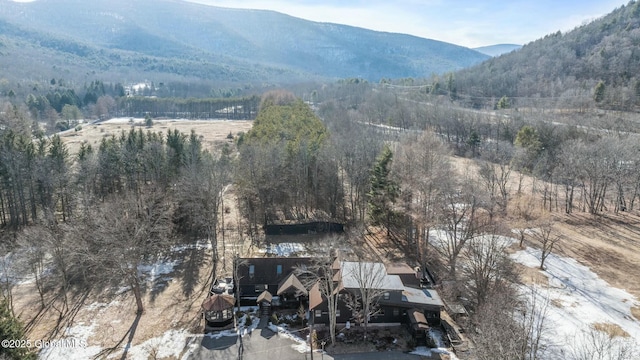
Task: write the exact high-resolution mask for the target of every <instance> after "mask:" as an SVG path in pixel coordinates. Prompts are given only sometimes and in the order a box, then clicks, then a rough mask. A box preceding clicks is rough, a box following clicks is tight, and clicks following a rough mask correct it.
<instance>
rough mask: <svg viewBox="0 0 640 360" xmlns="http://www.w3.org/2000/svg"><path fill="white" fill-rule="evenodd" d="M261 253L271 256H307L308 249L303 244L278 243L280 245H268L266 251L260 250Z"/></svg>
mask: <svg viewBox="0 0 640 360" xmlns="http://www.w3.org/2000/svg"><path fill="white" fill-rule="evenodd" d="M258 251H259V252H261V253H266V254H269V255H275V256H281V257H288V256H291V255H293V254H296V255H298V256H307V255H308V254H307V249H306V248H305V247H304V245H303V244H300V243H278V244H267V248H266V249H260V250H258Z"/></svg>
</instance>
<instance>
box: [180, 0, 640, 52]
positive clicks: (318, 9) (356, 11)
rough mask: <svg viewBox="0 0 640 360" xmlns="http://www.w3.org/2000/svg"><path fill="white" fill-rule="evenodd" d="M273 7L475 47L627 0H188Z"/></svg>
mask: <svg viewBox="0 0 640 360" xmlns="http://www.w3.org/2000/svg"><path fill="white" fill-rule="evenodd" d="M188 1H193V2H199V3H205V4H210V5H215V6H223V7H231V8H245V9H267V10H275V11H278V12H282V13H285V14H289V15H292V16H295V17H300V18H303V19H307V20H313V21H319V22H332V23H338V24H346V25H353V26H358V27H363V28H367V29H373V30H379V31H389V32H398V33H405V34H411V35H416V36H420V37H424V38H429V39H435V40H441V41H446V42H449V43H453V44H457V45H462V46H467V47H478V46H484V45H494V44H503V43H510V44H520V45H523V44H526V43H528V42H530V41H533V40H536V39H538V38H541V37H544V36H545V35H547V34H550V33H553V32H556V31H558V30H561V31H568V30H571V29H573V28H575V27H576V26H579V25H581V24H582V23H584V22H585V21H588V20H592V19H595V18H598V17H600V16H603V15H606V14H607V13H610V12H611V11H613V10H614V9H615V8H617V7H620V6H621V5H624V4H627V3H628V2H629V1H628V0H624V1H623V0H582V1H577V0H502V1H496V0H399V1H393V0H323V1H321V0H188Z"/></svg>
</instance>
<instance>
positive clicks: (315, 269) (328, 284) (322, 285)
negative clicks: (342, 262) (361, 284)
mask: <svg viewBox="0 0 640 360" xmlns="http://www.w3.org/2000/svg"><path fill="white" fill-rule="evenodd" d="M331 252H332V249H331V248H329V249H328V253H327V254H324V255H321V256H317V257H315V258H314V260H313V264H312V265H311V266H307V267H298V268H296V270H295V271H296V274H297V275H300V278H301V280H302V281H303V283H304V285H305V287H306V288H307V289H311V288H312V287H313V286H318V290H319V291H320V294H321V296H322V297H323V298H324V299H325V300H326V301H327V307H328V312H329V337H330V339H331V344H332V345H334V344H335V342H336V314H337V311H338V293H337V288H338V284H337V282H335V281H334V280H333V273H334V271H333V262H334V258H333V257H332V256H331Z"/></svg>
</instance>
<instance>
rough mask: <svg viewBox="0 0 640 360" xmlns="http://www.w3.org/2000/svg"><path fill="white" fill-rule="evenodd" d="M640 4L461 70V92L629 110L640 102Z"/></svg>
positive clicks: (477, 98)
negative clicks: (600, 89)
mask: <svg viewBox="0 0 640 360" xmlns="http://www.w3.org/2000/svg"><path fill="white" fill-rule="evenodd" d="M639 45H640V5H639V4H638V3H637V2H633V1H632V2H630V3H629V4H627V5H626V6H622V7H620V8H618V9H616V10H614V11H613V12H611V13H610V14H608V15H606V16H603V17H602V18H599V19H597V20H594V21H592V22H591V23H588V24H586V25H583V26H580V27H578V28H576V29H574V30H572V31H570V32H567V33H565V34H562V33H560V32H557V33H555V34H551V35H547V36H545V37H544V38H542V39H539V40H536V41H534V42H531V43H529V44H527V45H525V46H523V47H522V49H520V50H519V51H515V52H512V53H509V54H504V55H502V56H500V57H497V58H492V59H490V60H488V61H486V62H484V63H482V64H479V65H476V66H473V67H471V68H468V69H464V70H461V71H459V72H457V73H456V84H457V90H458V93H459V94H460V95H461V96H467V97H470V98H473V99H471V101H473V102H476V101H483V99H491V98H492V97H493V98H500V97H501V96H503V95H506V96H508V97H512V98H518V99H517V101H518V102H520V103H522V101H525V100H526V101H533V100H532V99H539V98H543V99H545V101H553V102H554V103H556V104H558V103H563V104H564V105H566V106H571V107H579V106H584V104H585V101H593V100H594V96H593V94H594V89H595V87H596V85H597V84H598V83H599V82H600V81H602V82H603V84H604V93H603V96H602V98H601V99H599V101H597V105H598V106H600V107H605V108H618V109H629V108H632V107H634V106H637V105H640V98H639V97H638V95H640V75H638V69H639V68H640V47H639ZM546 99H549V100H546Z"/></svg>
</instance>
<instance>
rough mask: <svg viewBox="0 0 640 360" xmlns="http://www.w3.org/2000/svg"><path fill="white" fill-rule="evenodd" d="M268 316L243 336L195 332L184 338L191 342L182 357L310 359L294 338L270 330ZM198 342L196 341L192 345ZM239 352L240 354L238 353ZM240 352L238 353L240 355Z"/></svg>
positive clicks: (328, 359)
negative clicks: (202, 334)
mask: <svg viewBox="0 0 640 360" xmlns="http://www.w3.org/2000/svg"><path fill="white" fill-rule="evenodd" d="M266 324H267V319H266V318H265V319H262V320H261V321H260V324H259V325H258V327H257V328H256V329H255V330H254V331H253V332H252V333H250V334H246V335H245V336H243V337H239V336H237V335H235V336H221V337H220V338H213V337H209V336H194V337H192V338H190V339H188V340H187V344H193V345H191V346H190V350H189V351H188V353H187V354H186V355H185V356H183V359H189V360H192V359H193V360H201V359H202V360H204V359H207V360H208V359H216V360H218V359H219V360H229V359H242V360H301V359H310V355H309V353H306V354H303V353H300V352H299V351H297V350H295V349H294V348H293V346H294V345H298V343H296V342H295V341H293V340H291V339H289V338H287V337H285V336H281V335H279V334H276V333H274V332H273V331H271V330H269V329H268V328H267V326H266ZM195 344H198V345H195ZM239 353H241V354H239ZM240 355H241V356H240ZM313 358H314V360H322V359H324V360H333V358H332V357H331V356H328V355H324V357H323V356H322V354H317V353H316V354H314V356H313Z"/></svg>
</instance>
